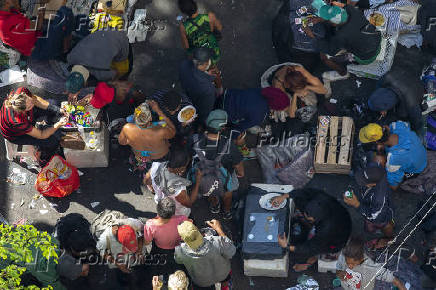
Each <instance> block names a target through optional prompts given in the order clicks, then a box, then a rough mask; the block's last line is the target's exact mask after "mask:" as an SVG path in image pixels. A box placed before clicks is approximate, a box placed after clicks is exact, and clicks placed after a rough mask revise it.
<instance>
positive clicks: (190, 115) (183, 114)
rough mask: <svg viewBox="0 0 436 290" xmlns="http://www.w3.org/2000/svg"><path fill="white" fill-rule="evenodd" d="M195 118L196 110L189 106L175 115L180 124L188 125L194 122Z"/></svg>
mask: <svg viewBox="0 0 436 290" xmlns="http://www.w3.org/2000/svg"><path fill="white" fill-rule="evenodd" d="M195 117H197V110H196V109H195V108H194V106H191V105H189V106H186V107H184V108H183V109H181V110H180V112H179V114H178V115H177V119H178V120H179V122H181V123H190V122H192V121H194V119H195Z"/></svg>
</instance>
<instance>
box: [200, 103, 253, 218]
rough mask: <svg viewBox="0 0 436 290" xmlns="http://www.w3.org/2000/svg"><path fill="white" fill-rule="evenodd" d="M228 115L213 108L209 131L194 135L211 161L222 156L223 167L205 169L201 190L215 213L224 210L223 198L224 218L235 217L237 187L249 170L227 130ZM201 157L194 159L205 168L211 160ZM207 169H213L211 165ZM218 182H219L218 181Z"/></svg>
mask: <svg viewBox="0 0 436 290" xmlns="http://www.w3.org/2000/svg"><path fill="white" fill-rule="evenodd" d="M227 119H228V118H227V113H226V112H225V111H223V110H214V111H212V112H210V114H209V116H208V117H207V120H206V131H205V133H204V134H203V135H202V136H198V135H194V138H193V139H194V140H193V141H194V144H193V146H194V149H195V151H197V155H199V154H203V157H204V158H205V159H206V160H208V161H216V160H217V159H220V160H219V163H220V165H221V166H220V168H219V170H217V171H214V172H213V174H212V173H211V174H203V173H204V172H202V177H201V178H202V180H201V183H200V194H201V195H202V196H203V195H204V196H207V198H208V200H209V209H210V211H211V213H213V214H218V213H220V211H221V200H222V202H223V207H224V219H231V218H232V213H231V208H232V196H233V191H235V190H237V189H238V187H239V181H238V178H242V177H243V176H244V174H245V171H244V164H243V157H242V154H241V152H240V151H239V150H238V147H236V145H235V143H234V142H233V141H232V140H231V138H228V137H227V136H224V134H223V131H224V128H225V126H226V124H227ZM198 158H199V161H198V162H196V163H194V168H195V169H200V170H202V168H201V166H202V164H203V163H206V162H207V161H206V162H204V161H202V158H201V157H198ZM217 162H218V161H217ZM207 170H210V169H209V168H207ZM215 178H219V179H220V181H217V180H216V179H215ZM212 179H213V180H212ZM216 183H218V185H215V184H216ZM220 185H221V186H220Z"/></svg>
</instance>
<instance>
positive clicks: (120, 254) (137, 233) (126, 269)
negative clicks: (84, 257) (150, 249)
mask: <svg viewBox="0 0 436 290" xmlns="http://www.w3.org/2000/svg"><path fill="white" fill-rule="evenodd" d="M143 231H144V224H143V223H142V222H141V221H140V220H138V219H133V218H126V219H121V220H118V221H117V224H116V225H113V226H110V227H108V228H106V229H105V230H104V232H103V233H102V234H101V235H100V237H99V238H98V241H97V246H96V248H97V250H98V251H99V252H100V255H101V256H102V257H103V259H104V261H107V264H108V266H109V268H111V269H115V268H118V269H119V270H120V271H121V272H123V273H130V271H131V270H130V268H131V266H134V265H137V264H140V263H142V262H143V259H144V255H145V254H146V247H144V238H143Z"/></svg>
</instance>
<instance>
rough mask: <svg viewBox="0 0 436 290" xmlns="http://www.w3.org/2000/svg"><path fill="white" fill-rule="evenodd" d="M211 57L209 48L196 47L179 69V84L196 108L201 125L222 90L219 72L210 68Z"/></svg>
mask: <svg viewBox="0 0 436 290" xmlns="http://www.w3.org/2000/svg"><path fill="white" fill-rule="evenodd" d="M211 57H212V54H211V51H210V49H208V48H205V47H203V48H196V49H194V51H193V58H192V60H191V59H186V60H184V61H183V62H182V64H181V66H180V69H179V78H180V83H181V86H182V88H183V89H184V90H185V92H186V94H187V95H188V97H189V98H190V99H191V101H192V103H193V104H194V107H195V108H196V109H197V113H198V122H199V124H200V125H203V123H204V121H205V120H206V118H207V116H208V115H209V113H210V112H211V111H212V110H213V109H214V105H215V102H216V99H217V97H218V96H219V95H222V93H223V91H224V90H223V86H222V83H221V77H220V75H219V73H218V72H217V71H216V69H213V70H211V69H210V68H211V65H212V61H211Z"/></svg>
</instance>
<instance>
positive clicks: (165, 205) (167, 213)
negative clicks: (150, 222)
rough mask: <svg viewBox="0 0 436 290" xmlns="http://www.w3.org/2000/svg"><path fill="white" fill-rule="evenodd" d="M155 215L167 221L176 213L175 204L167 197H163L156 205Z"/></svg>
mask: <svg viewBox="0 0 436 290" xmlns="http://www.w3.org/2000/svg"><path fill="white" fill-rule="evenodd" d="M156 210H157V215H158V216H160V217H161V218H163V219H169V218H171V217H172V216H173V215H174V214H175V213H176V203H175V202H174V200H172V199H171V198H169V197H164V198H162V199H161V200H159V202H158V203H157V207H156Z"/></svg>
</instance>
